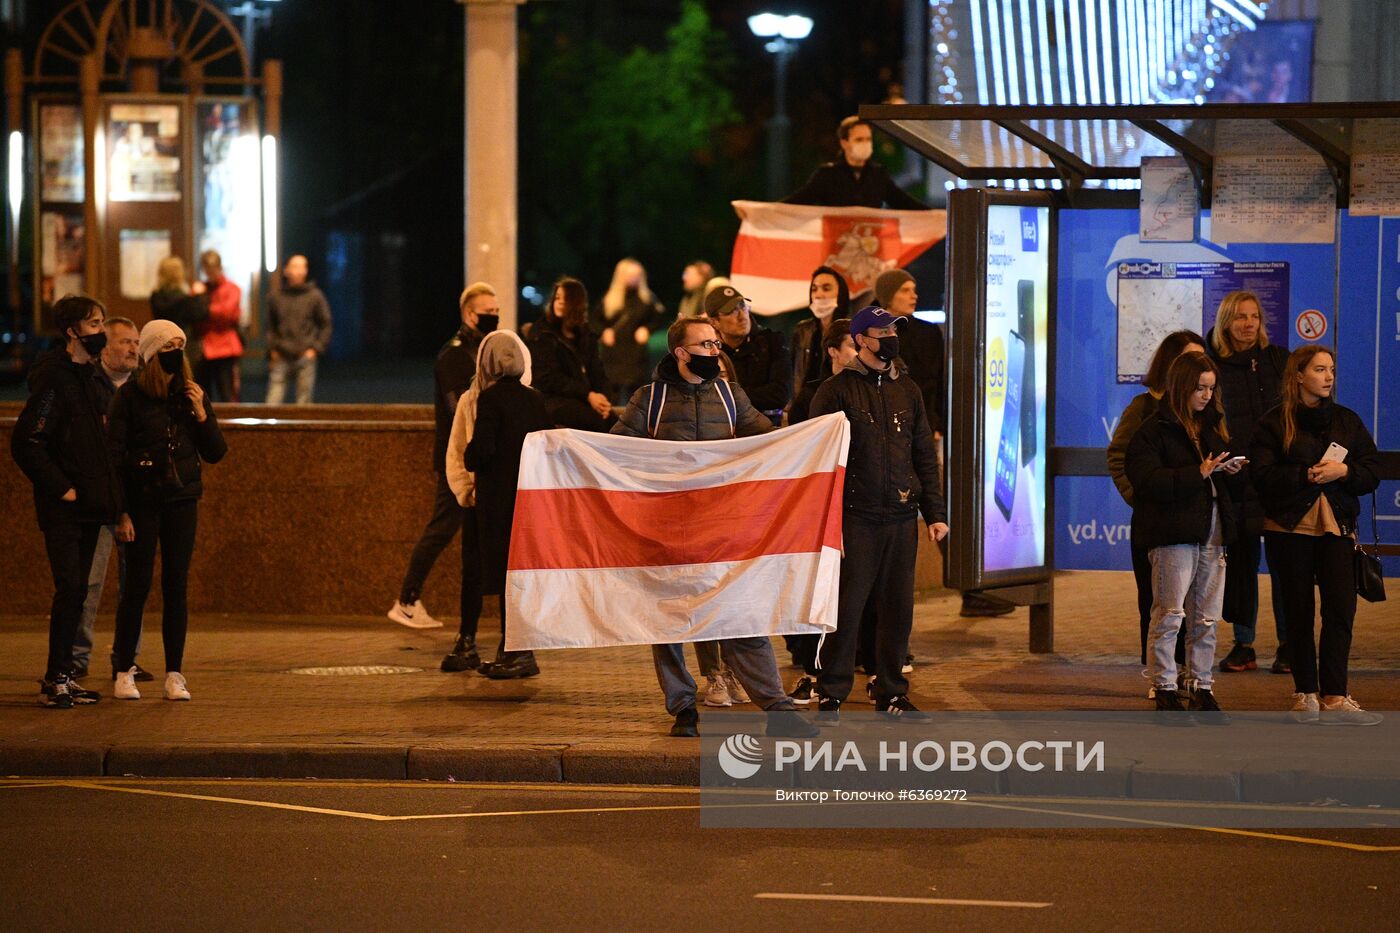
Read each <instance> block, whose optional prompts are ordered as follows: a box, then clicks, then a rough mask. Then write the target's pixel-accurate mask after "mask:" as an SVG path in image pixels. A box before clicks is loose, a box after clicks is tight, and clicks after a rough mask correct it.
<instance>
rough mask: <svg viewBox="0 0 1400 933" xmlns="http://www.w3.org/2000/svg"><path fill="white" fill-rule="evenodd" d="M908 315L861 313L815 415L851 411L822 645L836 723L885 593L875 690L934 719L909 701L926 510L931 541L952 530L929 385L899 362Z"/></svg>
mask: <svg viewBox="0 0 1400 933" xmlns="http://www.w3.org/2000/svg"><path fill="white" fill-rule="evenodd" d="M905 326H907V325H906V324H905V319H904V318H902V317H899V316H897V315H893V314H890V313H889V312H888V311H886V310H885V309H883V308H879V307H876V306H874V305H871V306H868V307H865V308H862V309H861V310H860V311H858V312H857V313H856V315H855V317H854V318H852V319H851V338H852V339H853V340H854V341H855V344H856V346H857V348H858V350H857V353H856V357H855V359H853V360H851V361H850V363H848V364H847V365H846V368H845V369H843V370H842V371H841V372H839V373H837V374H836V375H834V376H832V377H831V378H830V379H828V380H827V381H826V382H824V383H822V386H821V388H819V389H818V390H817V394H816V396H815V397H814V398H813V399H812V408H811V415H812V417H813V418H819V417H821V416H822V415H828V414H831V413H832V412H838V411H839V412H841V413H842V414H844V415H845V416H846V418H847V419H848V420H849V421H850V422H851V446H850V451H849V453H848V454H847V460H846V489H845V501H844V508H845V513H844V516H843V525H842V529H843V535H844V552H845V553H844V556H843V558H842V560H841V588H840V597H839V599H838V603H837V614H836V631H835V632H832V633H830V634H828V635H826V636H824V637H823V639H822V644H821V649H820V652H819V659H820V664H819V668H820V670H819V673H818V678H817V693H818V696H819V702H818V707H817V709H818V714H817V721H818V722H823V723H835V722H837V721H838V720H839V718H840V709H841V704H842V703H843V702H844V701H845V700H846V697H847V696H849V695H850V692H851V684H852V682H853V681H854V678H855V661H856V651H857V646H858V641H859V630H860V620H861V614H862V612H863V610H864V609H865V605H866V602H867V599H868V598H870V597H872V596H873V598H874V602H875V614H876V636H875V675H876V680H875V684H874V690H873V692H874V699H875V709H876V712H877V713H880V714H881V715H883V716H885V717H886V718H889V719H892V720H896V721H904V722H908V721H911V720H926V719H928V714H927V713H923V712H920V711H919V709H918V708H917V707H916V706H915V705H914V704H913V703H912V702H910V700H909V697H908V695H907V694H908V690H909V681H908V680H907V679H906V678H905V676H904V673H903V667H904V659H905V655H906V653H907V651H908V647H909V632H910V630H911V629H912V628H913V625H914V558H915V555H916V554H917V553H918V546H919V525H918V516H919V514H920V513H922V514H923V517H924V521H925V522H927V523H928V536H929V540H930V541H934V542H938V541H941V540H943V538H944V537H945V536H946V535H947V534H948V518H947V513H946V509H945V506H944V503H943V496H942V495H941V494H940V492H939V482H938V455H937V453H936V451H935V448H934V443H933V432H932V431H931V430H929V426H928V416H927V415H926V414H925V411H924V399H923V395H922V393H920V391H919V387H918V385H917V384H915V382H914V380H913V379H911V378H909V376H908V374H907V373H904V372H902V371H901V370H900V367H898V366H897V365H895V361H896V360H897V359H898V358H899V351H900V337H899V332H900V330H901V329H902V328H903V327H905Z"/></svg>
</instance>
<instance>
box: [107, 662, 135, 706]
mask: <svg viewBox="0 0 1400 933" xmlns="http://www.w3.org/2000/svg"><path fill="white" fill-rule="evenodd" d="M112 696H114V697H116V698H117V699H118V700H139V699H141V691H140V690H137V689H136V668H135V667H133V668H132V669H131V670H129V671H119V672H118V673H117V685H116V686H115V687H113V688H112Z"/></svg>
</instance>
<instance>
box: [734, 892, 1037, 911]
mask: <svg viewBox="0 0 1400 933" xmlns="http://www.w3.org/2000/svg"><path fill="white" fill-rule="evenodd" d="M754 899H755V900H765V901H853V902H856V903H860V904H930V905H936V906H942V907H1029V908H1036V909H1039V908H1044V907H1053V906H1055V905H1054V904H1053V903H1051V902H1049V901H974V900H967V899H965V898H954V897H881V896H878V895H874V894H782V893H778V892H772V891H767V892H764V893H762V894H755V895H754Z"/></svg>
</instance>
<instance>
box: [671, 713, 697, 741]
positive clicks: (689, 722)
mask: <svg viewBox="0 0 1400 933" xmlns="http://www.w3.org/2000/svg"><path fill="white" fill-rule="evenodd" d="M671 734H672V735H673V736H675V737H676V738H679V739H693V738H696V737H697V736H699V735H700V714H699V713H697V712H696V711H695V707H693V706H687V707H686V708H685V709H683V710H681V711H680V712H679V713H677V714H676V722H675V724H674V725H673V726H671Z"/></svg>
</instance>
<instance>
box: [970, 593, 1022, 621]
mask: <svg viewBox="0 0 1400 933" xmlns="http://www.w3.org/2000/svg"><path fill="white" fill-rule="evenodd" d="M1015 610H1016V604H1015V603H1009V602H1007V601H1006V600H1004V599H999V598H998V597H996V596H988V595H987V594H986V593H964V594H963V597H962V608H961V609H959V610H958V615H960V616H962V617H963V618H965V619H979V618H994V617H996V616H1004V615H1006V614H1007V613H1008V612H1014V611H1015Z"/></svg>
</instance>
